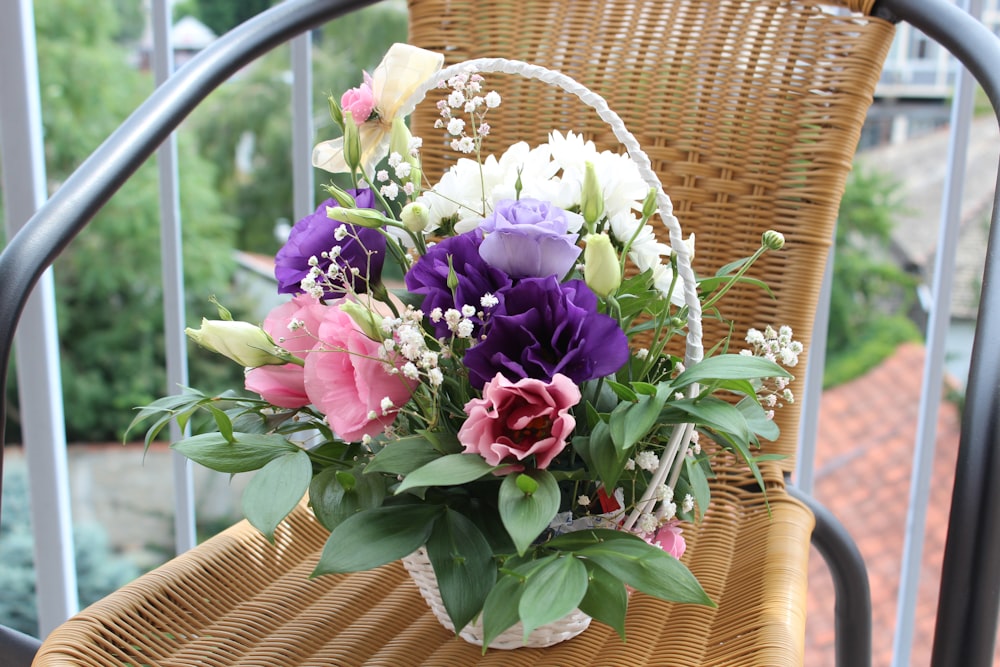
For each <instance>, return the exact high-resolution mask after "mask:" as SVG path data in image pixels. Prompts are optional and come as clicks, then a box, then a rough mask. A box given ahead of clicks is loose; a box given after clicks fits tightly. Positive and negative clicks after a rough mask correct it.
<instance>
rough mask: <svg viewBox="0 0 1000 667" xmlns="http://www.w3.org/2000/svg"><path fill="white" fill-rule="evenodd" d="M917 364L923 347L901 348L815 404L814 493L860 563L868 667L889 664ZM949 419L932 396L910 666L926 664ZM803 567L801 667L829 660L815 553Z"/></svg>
mask: <svg viewBox="0 0 1000 667" xmlns="http://www.w3.org/2000/svg"><path fill="white" fill-rule="evenodd" d="M923 364H924V348H923V346H921V345H916V344H906V345H903V346H901V347H900V348H899V349H898V350H897V351H896V353H895V354H894V355H893V356H892V357H891V358H889V359H888V360H886V361H885V362H884V363H883V364H882V365H881V366H879V367H878V368H876V369H874V370H872V371H871V372H869V373H868V374H867V375H865V376H864V377H862V378H859V379H857V380H855V381H853V382H850V383H848V384H845V385H842V386H839V387H835V388H833V389H830V390H828V391H826V392H824V394H823V398H822V403H821V408H820V417H819V426H818V435H819V437H818V444H817V450H816V469H815V470H816V472H815V488H814V493H815V495H816V497H817V498H818V499H819V500H821V501H822V502H823V503H824V504H825V505H826V506H827V507H828V508H830V510H831V511H832V512H833V513H834V514H835V515H836V516H837V517H838V518H839V519H840V520H841V521H842V522H843V523H844V525H845V526H846V527H847V529H848V531H849V532H850V533H851V535H852V536H853V537H854V539H855V540H856V541H857V543H858V547H859V548H860V550H861V553H862V554H863V555H864V557H865V560H866V562H867V564H868V574H869V580H870V582H871V590H872V609H873V614H872V615H873V621H874V628H873V633H872V636H873V639H872V651H873V663H872V664H873V665H874V666H875V667H885V666H888V665H890V664H891V656H892V640H893V632H894V628H895V625H896V606H897V596H898V594H899V577H900V569H901V564H902V553H903V536H904V529H905V524H906V509H907V505H908V503H909V494H910V474H911V469H912V457H913V449H914V442H915V440H916V429H917V417H918V411H919V400H920V384H921V376H922V373H923ZM959 422H960V418H959V413H958V408H957V407H956V406H955V404H953V403H949V402H942V404H941V410H940V412H939V416H938V429H937V446H936V448H935V453H934V472H933V478H932V484H931V487H932V488H931V491H930V499H931V502H930V505H929V508H928V520H927V525H926V542H925V545H924V553H923V562H922V573H921V585H920V590H919V594H918V602H917V609H916V613H915V632H914V637H915V639H914V645H913V650H912V658H911V665H927V664H929V663H930V653H931V642H932V636H933V630H934V615H935V610H936V606H937V604H936V603H937V597H938V591H937V585H938V581H939V579H940V571H941V558H942V551H943V548H944V539H945V531H946V528H947V520H948V511H949V503H950V499H951V487H952V481H953V474H954V473H953V471H954V463H955V456H956V453H957V450H958V438H959ZM809 570H810V574H809V576H810V580H809V587H810V590H809V598H808V601H807V612H808V617H807V619H808V620H807V629H806V632H807V637H806V647H807V648H806V651H807V653H806V665H809V667H812V666H814V665H833V664H834V658H833V655H834V654H833V646H834V633H833V627H834V619H833V585H832V582H831V580H830V575H829V573H828V571H827V569H826V565H825V564H824V563H823V559H822V558H821V557H820V556H819V554H818V553H817V552H816V551H815V550H813V556H812V560H811V562H810V566H809ZM995 664H1000V647H998V650H997V660H996V661H995Z"/></svg>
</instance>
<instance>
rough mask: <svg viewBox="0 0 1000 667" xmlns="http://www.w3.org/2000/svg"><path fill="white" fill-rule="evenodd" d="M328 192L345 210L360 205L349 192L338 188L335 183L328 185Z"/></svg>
mask: <svg viewBox="0 0 1000 667" xmlns="http://www.w3.org/2000/svg"><path fill="white" fill-rule="evenodd" d="M326 191H327V192H328V193H329V194H330V196H331V197H333V199H334V200H335V201H336V202H337V203H338V204H339V205H341V206H343V207H344V208H355V207H357V205H358V203H357V202H356V201H355V200H354V197H352V196H351V194H350V193H349V192H347V191H346V190H343V189H342V188H339V187H337V185H336V184H334V183H330V184H329V185H327V186H326Z"/></svg>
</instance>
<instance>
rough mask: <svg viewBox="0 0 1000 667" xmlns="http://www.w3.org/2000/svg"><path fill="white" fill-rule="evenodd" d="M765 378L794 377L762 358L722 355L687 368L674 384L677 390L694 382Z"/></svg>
mask: <svg viewBox="0 0 1000 667" xmlns="http://www.w3.org/2000/svg"><path fill="white" fill-rule="evenodd" d="M764 377H785V378H790V377H792V376H791V374H790V373H789V372H788V371H786V370H785V369H784V368H782V367H781V366H779V365H778V364H776V363H774V362H773V361H768V360H767V359H764V358H762V357H750V356H746V355H742V354H720V355H717V356H714V357H708V358H707V359H703V360H701V361H699V362H698V363H696V364H694V365H692V366H691V367H690V368H687V369H686V370H685V371H684V372H683V373H681V374H680V375H678V376H677V378H676V379H675V380H674V382H673V386H674V388H675V389H678V388H681V387H686V386H688V385H690V384H692V383H694V382H706V381H712V380H746V379H751V378H764Z"/></svg>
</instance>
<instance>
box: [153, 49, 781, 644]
mask: <svg viewBox="0 0 1000 667" xmlns="http://www.w3.org/2000/svg"><path fill="white" fill-rule="evenodd" d="M442 61H443V58H442V57H441V56H440V55H437V54H434V53H430V52H427V51H423V50H421V49H416V48H414V47H410V46H407V45H395V46H394V47H393V48H392V49H391V50H390V51H389V53H388V54H387V55H386V58H385V60H384V61H383V63H382V64H381V65H380V66H379V68H378V69H377V70H376V71H375V72H374V75H373V76H368V75H367V74H366V75H365V82H364V84H363V85H362V86H360V87H359V88H357V89H354V90H352V91H348V92H347V93H345V94H344V96H343V97H342V98H341V100H340V104H337V101H336V100H334V99H332V98H331V105H330V106H331V113H332V116H333V119H334V121H335V122H336V124H337V125H339V126H340V128H341V129H342V131H343V137H342V138H341V139H336V140H334V141H329V142H324V143H322V144H320V145H319V146H317V147H316V149H315V151H314V154H313V162H314V164H315V165H316V166H318V167H322V168H324V169H327V170H329V171H332V172H336V173H341V172H343V173H346V174H347V175H348V176H347V177H348V178H349V179H350V183H351V185H352V186H353V187H349V188H348V187H338V186H336V185H330V186H329V188H328V189H329V193H330V199H328V200H327V201H324V202H323V203H322V204H320V206H319V207H318V208H317V209H316V212H315V213H313V214H312V215H310V216H307V217H306V218H304V219H302V220H300V221H298V222H297V223H296V224H295V226H294V227H293V228H292V230H291V233H290V236H289V237H288V240H287V242H286V243H285V245H284V246H283V247H282V248H281V249H280V250H279V252H278V253H277V255H276V258H275V276H276V278H277V282H278V290H279V292H281V293H285V294H289V295H290V299H289V300H288V301H287V302H286V303H284V304H283V305H281V306H279V307H278V308H276V309H275V310H273V311H272V312H271V313H270V314H269V315H268V316H267V317H266V318H265V319H264V322H263V324H262V325H260V326H258V325H256V324H251V323H247V322H238V321H232V318H231V316H230V315H229V313H228V311H226V310H225V308H223V307H222V306H221V305H220V306H219V312H220V318H219V319H218V320H213V321H209V320H205V321H203V323H202V326H201V328H200V329H198V330H188V334H189V335H190V337H191V338H192V339H194V340H195V341H196V342H198V343H199V344H201V345H202V346H204V347H206V348H208V349H211V350H214V351H216V352H219V353H221V354H224V355H226V356H228V357H230V358H231V359H233V360H235V361H236V362H238V363H240V364H241V365H243V366H244V367H246V369H247V371H246V383H245V384H246V389H247V390H249V391H250V392H252V394H253V395H252V396H248V395H238V394H235V393H232V394H225V395H222V396H208V395H205V394H202V393H200V392H197V391H195V390H191V389H187V390H185V391H184V393H182V394H180V395H178V396H172V397H167V398H164V399H161V400H159V401H156V402H155V403H153V404H151V405H150V406H147V407H145V408H143V409H141V411H140V412H139V414H138V416H137V417H136V422H135V423H139V422H141V421H144V420H150V419H151V420H152V423H151V425H150V426H149V428H148V431H147V436H146V439H147V443H148V442H149V441H151V440H152V439H153V438H155V437H156V435H157V434H158V433H159V432H160V431H161V429H162V428H163V427H164V426H165V425H166V424H167V423H168V422H169V421H170V420H172V419H176V420H178V421H179V422H181V423H182V424H187V423H189V422H191V420H192V417H194V416H195V415H196V413H202V414H207V415H208V416H210V419H208V420H206V421H207V423H208V424H209V426H210V428H207V429H205V430H204V431H203V432H198V433H197V434H195V435H192V436H190V437H185V438H184V439H182V440H180V441H178V442H175V443H173V447H174V448H175V449H177V450H178V451H180V452H182V453H183V454H185V455H186V456H188V457H190V458H191V459H193V460H194V461H196V462H198V463H200V464H203V465H205V466H208V467H210V468H213V469H215V470H219V471H222V472H227V473H238V472H247V471H251V470H257V471H258V472H257V473H256V474H255V476H254V477H253V479H252V480H251V482H250V484H249V485H248V487H247V489H246V491H245V496H244V502H243V506H244V511H245V513H246V516H247V518H248V519H249V521H250V522H251V523H252V524H253V525H254V526H256V527H257V528H258V529H259V530H260V531H261V532H262V533H264V534H265V535H267V536H268V537H271V536H272V535H273V532H274V530H275V528H276V527H277V525H278V524H279V523H280V522H281V521H282V520H283V519H284V517H285V516H286V515H287V514H288V513H289V512H290V511H291V510H292V509H293V508H294V507H296V505H297V504H298V503H299V502H300V501H301V499H302V498H303V496H304V495H305V494H307V493H308V502H309V504H310V507H311V509H312V511H313V512H314V513H315V516H316V518H317V520H318V521H319V522H320V523H321V524H322V525H323V526H325V527H326V528H327V529H329V530H330V538H329V541H328V542H327V544H326V546H325V548H324V549H323V552H322V555H321V557H320V559H319V562H318V564H317V566H316V570H315V574H317V575H318V574H324V573H343V572H352V571H359V570H367V569H371V568H375V567H378V566H381V565H384V564H386V563H390V562H392V561H396V560H399V559H404V562H405V564H406V566H407V568H408V569H409V570H410V572H411V574H413V576H414V579H415V580H416V581H417V582H418V584H419V585H420V586H421V588H422V592H423V593H424V595H425V598H426V599H427V600H428V602H429V603H430V604H431V606H432V608H434V609H435V611H436V612H437V613H438V614H439V618H441V620H442V622H443V623H444V624H445V625H446V626H447V627H449V628H451V629H455V630H456V631H458V632H460V633H461V634H462V636H463V637H465V638H466V639H468V640H469V641H473V642H476V643H480V644H482V645H484V647H485V646H491V645H492V646H500V647H505V648H512V647H516V646H520V645H522V644H524V643H528V644H530V645H547V644H550V643H553V642H554V641H559V640H562V639H565V638H567V637H569V636H572V635H573V634H575V633H578V632H580V631H582V630H583V629H584V628H586V626H587V623H589V622H590V618H591V617H592V618H596V619H598V620H599V621H601V622H603V623H606V624H608V625H609V626H611V627H612V628H614V629H615V630H616V631H617V632H618V633H619V634H621V635H622V636H623V637H624V619H625V613H626V608H627V605H628V599H629V594H630V592H631V591H633V590H635V591H641V592H642V593H646V594H649V595H654V596H657V597H659V598H663V599H666V600H673V601H678V602H685V603H697V604H707V605H711V604H713V602H712V601H711V600H710V599H709V597H708V596H707V595H706V594H705V592H704V590H703V589H702V588H701V586H700V585H699V583H698V581H697V580H696V578H695V577H694V576H693V575H692V574H691V572H690V571H689V570H688V569H687V568H686V567H685V565H683V564H682V563H681V562H680V560H679V559H680V558H681V556H682V555H683V554H684V549H685V542H684V537H683V530H684V527H685V526H687V525H689V524H690V523H692V522H697V521H699V520H700V518H701V516H702V515H703V513H704V512H705V510H706V508H707V507H708V506H709V501H710V485H709V479H710V478H711V477H712V463H713V461H714V460H715V459H716V457H730V458H732V457H734V456H735V457H738V458H740V459H742V461H743V462H744V463H745V465H746V466H748V468H749V470H750V471H752V472H753V473H754V475H756V477H757V479H758V481H760V480H761V477H760V473H759V471H758V469H757V459H756V458H755V454H754V449H755V448H757V447H758V446H759V439H760V438H767V439H773V438H774V437H776V436H777V434H778V429H777V427H776V426H775V424H774V423H773V421H772V420H771V416H772V415H773V409H774V408H775V407H778V406H779V405H780V404H781V403H783V402H788V401H790V400H792V395H791V393H790V392H789V390H788V388H787V385H788V381H789V380H790V379H791V376H790V375H789V373H788V372H787V371H786V370H785V368H783V366H793V365H794V364H795V362H796V360H797V356H798V353H799V352H800V351H801V345H800V344H798V343H797V342H795V341H793V340H792V337H791V331H789V330H788V329H787V327H782V328H779V329H778V330H773V329H771V328H768V329H767V330H766V331H764V332H759V331H753V330H752V331H751V332H749V334H748V336H747V338H746V340H747V342H748V345H749V348H748V349H746V350H743V351H741V352H739V353H732V352H730V351H729V350H728V346H729V342H730V341H726V342H725V344H723V345H720V346H719V347H717V348H716V349H715V350H713V354H711V355H709V356H708V357H707V358H702V357H703V356H704V355H703V354H702V347H701V328H700V327H701V313H702V312H703V311H708V310H709V309H710V310H711V311H712V312H713V313H718V312H719V309H718V307H717V306H716V304H717V303H718V301H719V299H720V298H721V297H722V296H723V295H724V294H725V293H726V291H727V290H728V289H729V288H730V287H732V285H734V284H735V283H737V282H740V281H751V282H753V283H755V284H759V283H758V282H757V281H756V280H753V279H751V278H749V277H748V276H747V275H746V272H747V269H748V268H749V266H750V265H751V264H752V263H753V262H754V261H755V260H756V259H757V258H758V257H759V256H760V255H761V254H762V253H764V252H765V251H767V250H775V249H778V248H780V247H781V245H782V243H783V239H782V237H781V235H780V234H778V233H776V232H768V233H765V234H764V236H763V238H762V242H761V246H760V249H759V250H758V251H757V252H756V253H754V254H753V255H752V256H750V257H747V258H743V259H739V260H736V261H734V262H732V263H731V264H729V265H727V266H725V267H722V268H721V269H720V270H719V272H718V273H717V274H716V275H714V276H712V277H709V278H702V279H699V278H696V277H695V275H694V274H693V272H692V270H691V265H690V260H691V255H692V253H693V251H694V247H693V242H694V239H693V238H689V239H688V240H686V241H685V240H682V236H681V231H680V228H679V226H678V223H677V220H676V218H675V217H674V216H673V215H672V213H671V206H670V200H669V198H667V196H666V195H665V194H664V193H663V191H662V189H661V187H660V185H659V183H658V181H657V179H656V177H655V175H654V174H653V173H652V171H651V170H650V167H649V162H648V160H647V159H646V157H645V155H644V154H643V153H642V151H641V150H640V148H639V147H638V146H637V145H636V142H635V139H634V138H633V137H632V136H631V135H630V134H629V133H628V132H627V130H626V129H625V127H624V125H623V124H622V122H621V120H620V119H619V118H618V117H617V116H615V115H614V114H613V112H611V111H610V109H608V108H607V105H606V104H605V103H604V101H603V100H602V99H601V98H600V97H598V96H596V95H594V94H593V93H591V92H589V91H587V90H586V89H585V88H583V87H582V86H580V85H579V84H577V83H576V82H573V81H572V80H571V79H568V78H567V77H565V76H562V75H560V74H558V73H555V72H550V71H548V70H545V69H543V68H539V67H535V66H532V65H528V64H526V63H518V62H512V61H506V60H496V59H494V60H481V61H472V62H470V63H465V64H461V65H457V66H452V67H449V68H447V69H444V70H441V66H442ZM490 71H502V72H507V73H515V74H519V75H523V76H529V77H535V78H541V79H543V80H544V81H546V82H548V83H551V84H552V85H558V86H560V87H563V88H565V89H566V90H569V91H570V92H574V93H576V94H577V95H578V96H579V97H580V99H581V100H582V101H583V102H584V103H586V104H589V105H590V106H592V107H594V109H595V112H596V113H598V114H600V116H601V117H602V118H603V119H605V120H606V121H607V122H608V123H609V124H610V125H611V127H612V129H613V130H614V132H615V134H616V136H618V137H619V139H620V140H621V141H622V143H623V144H624V145H625V147H626V148H627V149H628V154H617V153H612V152H608V151H605V152H600V151H598V150H597V149H596V148H595V146H594V144H593V143H591V142H588V141H585V140H584V138H583V137H581V136H579V135H575V134H573V133H572V132H567V133H565V134H562V133H560V132H558V131H555V130H553V131H552V133H551V134H550V136H549V141H548V143H546V144H543V145H540V146H534V147H531V146H528V145H527V144H526V143H518V144H515V145H513V146H509V147H502V148H503V149H504V150H503V152H502V153H501V154H500V155H499V157H495V156H494V155H492V154H488V153H487V149H488V148H489V139H490V125H489V123H490V114H491V112H492V111H493V110H494V109H496V108H497V107H498V106H499V105H500V104H502V100H501V98H500V96H499V95H498V94H497V93H496V92H490V91H488V89H487V85H486V81H485V79H484V77H483V75H482V74H481V72H490ZM439 90H440V91H442V93H441V94H442V99H441V100H440V101H438V102H437V107H438V109H439V111H440V114H441V118H440V120H439V121H438V126H439V127H440V129H441V131H442V134H447V136H448V137H449V142H450V145H451V147H452V149H453V150H454V151H455V152H456V153H457V154H458V156H459V157H458V159H457V161H456V162H455V163H454V165H453V166H452V167H451V169H450V170H449V171H448V172H447V173H446V174H444V175H443V177H442V178H441V179H440V180H439V181H437V182H436V183H427V182H425V180H426V178H425V175H424V174H423V173H422V171H421V168H420V166H421V163H420V147H421V142H420V140H419V139H417V138H414V137H412V136H411V135H410V133H409V131H408V129H407V127H406V124H405V122H404V118H405V116H406V115H407V114H408V113H409V112H410V111H411V110H412V109H413V108H414V106H415V105H416V103H417V102H418V101H419V100H421V99H422V98H423V97H424V96H425V95H427V94H428V93H429V92H430V91H439ZM494 115H495V114H494ZM657 225H663V226H666V228H667V229H668V230H669V239H670V245H667V244H666V243H664V242H663V241H662V240H661V237H660V236H659V235H658V234H657V233H656V232H655V231H654V228H655V226H657ZM387 261H389V262H394V263H396V264H397V265H398V267H399V269H400V271H401V272H402V281H401V284H399V285H396V286H395V287H393V285H392V284H391V282H390V281H389V280H387V279H384V278H383V269H384V268H386V262H387ZM675 338H678V339H679V340H680V339H682V340H684V341H685V350H686V351H685V357H683V358H681V357H679V356H676V352H675V348H677V347H679V346H677V345H671V341H672V340H673V339H675ZM135 423H134V424H133V425H135Z"/></svg>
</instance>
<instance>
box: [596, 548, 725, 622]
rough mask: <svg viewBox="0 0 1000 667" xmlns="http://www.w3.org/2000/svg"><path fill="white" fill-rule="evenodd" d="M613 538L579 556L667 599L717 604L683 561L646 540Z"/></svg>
mask: <svg viewBox="0 0 1000 667" xmlns="http://www.w3.org/2000/svg"><path fill="white" fill-rule="evenodd" d="M630 537H631V538H632V539H628V540H616V541H609V542H606V543H603V544H596V545H594V546H591V547H586V548H585V549H581V550H580V551H578V552H577V555H578V556H580V557H583V558H588V559H590V560H592V561H594V563H596V564H597V565H598V566H600V567H602V568H604V569H605V570H607V571H608V573H609V574H611V575H612V576H614V577H617V578H618V579H619V580H620V581H622V582H623V583H625V584H626V585H628V586H631V587H632V588H635V589H636V590H640V591H642V592H643V593H647V594H649V595H653V596H655V597H658V598H661V599H663V600H670V601H673V602H684V603H691V604H703V605H708V606H710V607H714V606H715V603H714V602H712V600H711V599H710V598H709V597H708V595H707V594H706V593H705V590H704V589H703V588H702V587H701V584H699V583H698V580H697V579H696V578H695V576H694V575H693V574H691V571H690V570H688V569H687V567H686V566H685V565H684V564H683V563H681V562H680V561H679V560H677V559H676V558H674V557H673V556H671V555H670V554H668V553H667V552H665V551H664V550H663V549H660V548H659V547H656V546H653V545H651V544H647V543H646V542H645V541H643V540H642V539H640V538H638V537H635V536H630Z"/></svg>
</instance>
